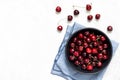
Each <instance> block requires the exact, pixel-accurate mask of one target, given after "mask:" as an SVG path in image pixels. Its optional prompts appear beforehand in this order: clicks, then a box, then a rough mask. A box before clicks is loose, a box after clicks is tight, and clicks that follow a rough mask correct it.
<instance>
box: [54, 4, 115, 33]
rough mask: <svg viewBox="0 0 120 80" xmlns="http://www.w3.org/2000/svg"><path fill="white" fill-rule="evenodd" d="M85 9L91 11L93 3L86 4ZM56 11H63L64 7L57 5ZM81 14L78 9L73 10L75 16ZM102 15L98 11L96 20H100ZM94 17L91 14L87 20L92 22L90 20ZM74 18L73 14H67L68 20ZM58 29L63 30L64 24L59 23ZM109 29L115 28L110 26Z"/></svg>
mask: <svg viewBox="0 0 120 80" xmlns="http://www.w3.org/2000/svg"><path fill="white" fill-rule="evenodd" d="M85 9H86V11H88V12H90V11H91V9H92V5H91V4H86V6H85ZM55 11H56V12H57V13H60V12H61V11H62V8H61V7H60V6H57V7H56V8H55ZM79 14H80V12H79V10H78V9H75V10H74V11H73V15H74V16H77V15H79ZM100 17H101V15H100V14H98V13H97V14H96V15H95V19H96V20H99V19H100ZM92 19H93V15H91V14H89V15H88V16H87V20H88V21H89V22H90V21H92ZM72 20H73V16H72V15H68V16H67V21H69V22H70V21H72ZM57 30H58V31H62V30H63V26H61V25H58V26H57ZM107 30H108V31H112V30H113V28H112V26H108V27H107Z"/></svg>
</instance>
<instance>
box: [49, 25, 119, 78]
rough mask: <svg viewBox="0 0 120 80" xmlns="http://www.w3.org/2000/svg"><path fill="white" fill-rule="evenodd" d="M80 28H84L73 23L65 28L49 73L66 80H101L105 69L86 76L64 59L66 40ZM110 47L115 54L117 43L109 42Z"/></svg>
mask: <svg viewBox="0 0 120 80" xmlns="http://www.w3.org/2000/svg"><path fill="white" fill-rule="evenodd" d="M82 28H85V27H84V26H82V25H80V24H78V23H74V25H73V26H72V27H71V26H67V29H66V34H65V36H64V39H63V41H62V43H61V45H60V47H59V51H58V54H57V55H56V57H55V60H54V64H53V67H52V70H51V73H52V74H54V75H58V76H61V77H63V78H65V79H67V80H102V77H103V75H104V73H105V71H106V68H105V69H104V70H102V71H100V72H98V73H94V74H86V73H80V72H79V71H77V70H76V69H73V68H72V67H71V66H70V64H68V63H67V61H66V57H65V45H66V42H67V40H68V38H69V37H70V36H71V35H72V34H73V33H74V32H76V31H77V30H80V29H82ZM111 42H112V46H113V54H114V53H115V51H116V49H117V47H118V45H119V44H118V43H117V42H115V41H113V40H111Z"/></svg>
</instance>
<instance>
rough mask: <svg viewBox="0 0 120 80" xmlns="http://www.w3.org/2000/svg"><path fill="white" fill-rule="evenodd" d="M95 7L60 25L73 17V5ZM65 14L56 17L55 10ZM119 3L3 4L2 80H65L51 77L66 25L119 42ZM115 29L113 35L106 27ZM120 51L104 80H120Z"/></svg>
mask: <svg viewBox="0 0 120 80" xmlns="http://www.w3.org/2000/svg"><path fill="white" fill-rule="evenodd" d="M87 3H92V6H93V8H92V10H91V12H90V13H88V12H86V10H85V8H80V7H76V9H79V11H80V15H79V16H78V17H74V19H73V21H72V22H71V23H67V21H66V20H65V19H64V20H62V21H61V22H60V24H61V25H63V31H62V32H61V33H59V32H57V30H56V28H57V26H58V25H57V23H58V22H59V20H61V19H63V18H66V17H67V15H69V14H71V15H73V10H74V9H73V7H72V6H73V5H77V6H81V7H85V5H86V4H87ZM58 5H59V6H61V7H62V12H61V13H60V14H56V12H55V8H56V6H58ZM119 10H120V1H119V0H0V80H41V79H42V80H48V79H50V80H64V79H63V78H61V77H59V76H56V75H52V74H50V72H51V68H52V65H53V61H54V58H55V56H56V54H57V51H58V48H59V46H60V44H61V41H62V39H63V37H64V34H65V30H66V27H67V25H72V24H73V23H74V22H78V23H79V24H82V25H84V26H87V27H89V26H91V27H95V28H98V29H100V30H102V31H104V32H105V33H106V34H107V35H108V36H109V38H110V39H113V40H116V41H117V42H120V36H119V35H120V21H119V20H120V11H119ZM96 13H100V14H101V19H100V20H99V21H96V20H95V19H93V20H92V22H87V19H86V16H87V15H88V14H92V15H93V16H94V15H95V14H96ZM108 25H112V26H113V31H112V33H108V32H107V30H106V27H107V26H108ZM119 58H120V48H118V49H117V51H116V54H115V56H114V57H113V59H112V61H111V64H110V65H109V67H108V69H107V71H106V73H105V75H104V78H103V80H120V77H119V73H120V69H119V68H120V59H119Z"/></svg>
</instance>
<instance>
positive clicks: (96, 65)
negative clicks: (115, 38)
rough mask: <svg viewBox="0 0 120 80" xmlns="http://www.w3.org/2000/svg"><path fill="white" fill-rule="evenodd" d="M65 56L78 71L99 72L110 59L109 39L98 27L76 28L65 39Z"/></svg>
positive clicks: (110, 47)
mask: <svg viewBox="0 0 120 80" xmlns="http://www.w3.org/2000/svg"><path fill="white" fill-rule="evenodd" d="M66 58H67V61H68V62H69V63H70V65H71V66H72V67H74V68H76V69H77V70H78V71H80V72H84V73H96V72H99V71H101V70H103V69H104V68H105V67H107V65H108V64H109V63H110V61H111V58H112V44H111V41H110V39H109V38H108V36H107V35H106V34H105V33H104V32H102V31H100V30H98V29H95V28H84V29H81V30H78V31H76V32H75V33H74V34H72V35H71V36H70V38H69V39H68V41H67V44H66Z"/></svg>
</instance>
